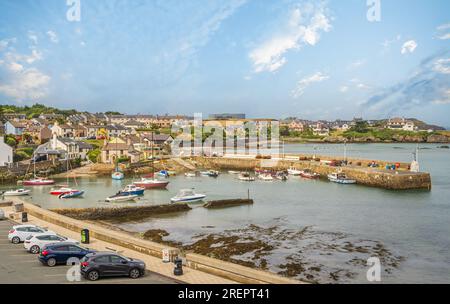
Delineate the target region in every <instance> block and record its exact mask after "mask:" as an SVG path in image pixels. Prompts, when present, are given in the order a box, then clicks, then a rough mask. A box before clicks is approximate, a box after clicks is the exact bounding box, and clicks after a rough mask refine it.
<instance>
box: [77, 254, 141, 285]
mask: <svg viewBox="0 0 450 304" xmlns="http://www.w3.org/2000/svg"><path fill="white" fill-rule="evenodd" d="M80 262H81V263H80V272H81V275H83V277H84V278H85V279H87V280H90V281H96V280H98V279H99V278H101V277H117V276H128V277H130V278H132V279H137V278H139V277H141V276H143V275H144V274H145V263H144V262H143V261H141V260H138V259H132V258H127V257H124V256H122V255H119V254H116V253H112V252H95V253H89V254H87V255H86V256H85V257H84V258H82V259H81V261H80Z"/></svg>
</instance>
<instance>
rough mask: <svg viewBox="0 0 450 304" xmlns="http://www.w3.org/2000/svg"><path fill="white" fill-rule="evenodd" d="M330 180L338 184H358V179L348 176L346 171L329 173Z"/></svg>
mask: <svg viewBox="0 0 450 304" xmlns="http://www.w3.org/2000/svg"><path fill="white" fill-rule="evenodd" d="M328 180H329V181H330V182H333V183H338V184H356V180H354V179H350V178H348V177H347V175H346V174H345V173H341V172H334V173H331V174H328Z"/></svg>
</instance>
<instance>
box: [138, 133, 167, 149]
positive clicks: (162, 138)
mask: <svg viewBox="0 0 450 304" xmlns="http://www.w3.org/2000/svg"><path fill="white" fill-rule="evenodd" d="M142 139H143V141H144V142H146V143H147V146H148V147H158V148H162V147H163V146H165V145H170V144H171V143H172V142H173V137H172V136H171V135H169V134H155V133H154V132H149V133H144V134H142Z"/></svg>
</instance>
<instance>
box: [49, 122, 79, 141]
mask: <svg viewBox="0 0 450 304" xmlns="http://www.w3.org/2000/svg"><path fill="white" fill-rule="evenodd" d="M51 130H52V132H53V133H54V134H56V136H58V137H74V136H75V127H74V126H71V125H68V124H59V123H58V122H55V124H54V125H53V127H52V128H51Z"/></svg>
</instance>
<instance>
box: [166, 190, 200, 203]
mask: <svg viewBox="0 0 450 304" xmlns="http://www.w3.org/2000/svg"><path fill="white" fill-rule="evenodd" d="M205 197H206V195H205V194H199V193H195V191H194V190H193V189H183V190H180V192H178V194H177V195H176V196H174V197H172V198H171V199H170V201H171V202H172V203H192V202H198V201H201V200H203V199H204V198H205Z"/></svg>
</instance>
